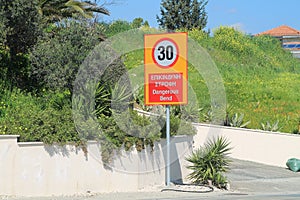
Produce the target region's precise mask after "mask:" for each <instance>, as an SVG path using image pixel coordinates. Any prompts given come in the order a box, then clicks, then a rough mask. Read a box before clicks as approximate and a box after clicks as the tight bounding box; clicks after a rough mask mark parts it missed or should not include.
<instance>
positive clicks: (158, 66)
mask: <svg viewBox="0 0 300 200" xmlns="http://www.w3.org/2000/svg"><path fill="white" fill-rule="evenodd" d="M144 40H145V41H144V42H145V44H144V46H145V47H144V53H145V55H144V64H145V65H144V70H145V72H144V73H145V104H146V105H181V104H187V73H188V72H187V33H166V34H151V35H150V34H149V35H145V38H144Z"/></svg>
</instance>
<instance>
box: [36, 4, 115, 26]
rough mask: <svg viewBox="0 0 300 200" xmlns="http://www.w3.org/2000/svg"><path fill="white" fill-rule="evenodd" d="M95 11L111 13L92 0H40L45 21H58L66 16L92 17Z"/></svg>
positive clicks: (40, 11)
mask: <svg viewBox="0 0 300 200" xmlns="http://www.w3.org/2000/svg"><path fill="white" fill-rule="evenodd" d="M94 12H96V13H101V14H104V15H109V11H108V10H107V9H106V8H104V7H103V6H99V5H97V4H96V3H93V2H91V1H76V0H39V13H40V14H41V15H42V16H43V19H44V21H45V22H48V23H49V22H51V23H52V22H58V21H61V20H62V19H66V18H74V17H75V18H76V17H84V18H92V17H93V14H94Z"/></svg>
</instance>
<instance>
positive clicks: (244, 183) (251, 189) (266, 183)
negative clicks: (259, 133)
mask: <svg viewBox="0 0 300 200" xmlns="http://www.w3.org/2000/svg"><path fill="white" fill-rule="evenodd" d="M227 176H228V179H229V181H230V185H231V188H230V191H220V190H217V191H214V192H209V193H190V192H174V191H165V192H161V191H160V190H161V189H162V188H157V189H156V190H154V191H152V192H137V193H111V194H94V195H89V196H72V197H32V198H21V197H18V198H14V197H3V196H2V197H1V196H0V199H15V200H21V199H22V200H23V199H24V200H29V199H30V200H119V199H120V200H198V199H200V200H201V199H212V200H229V199H230V200H243V199H245V200H250V199H251V200H261V199H263V200H274V199H275V200H276V199H278V200H290V199H297V200H298V199H300V172H299V173H295V172H292V171H290V170H288V169H286V168H280V167H272V166H267V165H262V164H258V163H253V162H247V161H241V160H234V162H233V163H232V165H231V171H230V172H229V173H228V174H227Z"/></svg>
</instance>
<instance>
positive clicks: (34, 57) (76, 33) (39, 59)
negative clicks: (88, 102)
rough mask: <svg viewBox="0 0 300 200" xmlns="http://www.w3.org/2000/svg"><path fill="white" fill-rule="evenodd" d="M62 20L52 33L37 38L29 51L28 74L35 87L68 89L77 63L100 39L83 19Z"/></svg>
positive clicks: (74, 74)
mask: <svg viewBox="0 0 300 200" xmlns="http://www.w3.org/2000/svg"><path fill="white" fill-rule="evenodd" d="M62 24H63V25H64V26H62V27H59V28H58V29H57V30H56V33H55V34H54V35H52V34H46V35H45V36H44V37H43V38H41V39H40V40H39V41H38V43H37V44H36V45H35V47H34V48H33V50H32V51H31V54H30V58H31V65H32V70H31V77H32V78H33V79H36V80H37V81H36V82H38V83H39V84H40V85H39V87H47V88H52V89H54V90H59V89H61V90H65V89H69V90H70V91H72V83H73V81H74V79H75V77H76V74H77V72H78V69H79V66H80V65H81V64H82V62H83V61H84V59H85V58H86V56H87V55H88V53H89V52H90V51H91V50H92V49H93V48H94V47H95V46H96V45H97V44H98V43H99V42H100V41H99V37H98V36H99V35H100V33H98V32H97V31H96V30H95V29H94V28H93V27H90V26H89V25H88V23H87V22H84V21H82V22H76V21H63V22H62Z"/></svg>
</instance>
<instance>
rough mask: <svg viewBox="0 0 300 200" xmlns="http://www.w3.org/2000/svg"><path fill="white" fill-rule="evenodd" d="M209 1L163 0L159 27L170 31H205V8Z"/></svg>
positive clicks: (158, 20) (158, 18) (158, 19)
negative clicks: (181, 29) (182, 29)
mask: <svg viewBox="0 0 300 200" xmlns="http://www.w3.org/2000/svg"><path fill="white" fill-rule="evenodd" d="M207 3H208V0H200V1H198V0H162V3H161V8H160V10H161V17H159V16H156V18H157V22H158V23H159V26H160V27H162V28H165V29H168V30H176V29H180V28H184V29H188V30H191V29H193V28H196V29H200V30H202V29H204V28H205V26H206V24H207V13H206V11H205V6H206V5H207Z"/></svg>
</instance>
